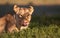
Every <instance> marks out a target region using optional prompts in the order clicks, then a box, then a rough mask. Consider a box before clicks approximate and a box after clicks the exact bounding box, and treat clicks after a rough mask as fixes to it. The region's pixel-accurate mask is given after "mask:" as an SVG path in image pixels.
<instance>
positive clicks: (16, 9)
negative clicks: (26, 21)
mask: <svg viewBox="0 0 60 38" xmlns="http://www.w3.org/2000/svg"><path fill="white" fill-rule="evenodd" d="M13 10H14V12H15V13H19V10H20V7H18V6H17V5H14V7H13Z"/></svg>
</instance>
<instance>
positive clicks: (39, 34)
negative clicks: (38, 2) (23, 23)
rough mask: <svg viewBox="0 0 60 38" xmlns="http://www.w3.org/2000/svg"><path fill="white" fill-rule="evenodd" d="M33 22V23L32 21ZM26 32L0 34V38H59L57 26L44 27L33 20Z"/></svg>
mask: <svg viewBox="0 0 60 38" xmlns="http://www.w3.org/2000/svg"><path fill="white" fill-rule="evenodd" d="M33 19H34V20H35V21H34V20H33ZM33 19H32V21H31V23H30V25H29V27H28V28H27V29H26V30H22V31H20V32H18V33H17V32H14V33H2V34H0V38H60V26H59V25H57V24H49V25H48V26H47V25H44V24H40V23H39V22H38V20H37V19H38V18H36V19H35V18H33Z"/></svg>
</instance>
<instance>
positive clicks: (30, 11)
mask: <svg viewBox="0 0 60 38" xmlns="http://www.w3.org/2000/svg"><path fill="white" fill-rule="evenodd" d="M33 12H34V8H33V6H30V8H29V13H30V14H31V15H32V13H33Z"/></svg>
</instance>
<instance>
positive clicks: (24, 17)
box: [0, 5, 34, 33]
mask: <svg viewBox="0 0 60 38" xmlns="http://www.w3.org/2000/svg"><path fill="white" fill-rule="evenodd" d="M13 10H14V12H15V13H16V14H17V15H18V16H19V17H20V18H19V19H21V20H19V22H18V23H20V25H16V23H17V21H16V18H14V15H11V14H7V15H5V16H4V17H2V18H0V33H1V32H4V31H6V32H14V31H17V32H19V31H20V30H22V29H26V28H28V26H29V23H30V20H31V15H32V13H33V11H34V9H33V7H32V6H30V8H23V7H22V8H20V7H18V6H17V5H14V7H13ZM17 20H18V19H17ZM24 22H27V25H26V26H23V24H24Z"/></svg>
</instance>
